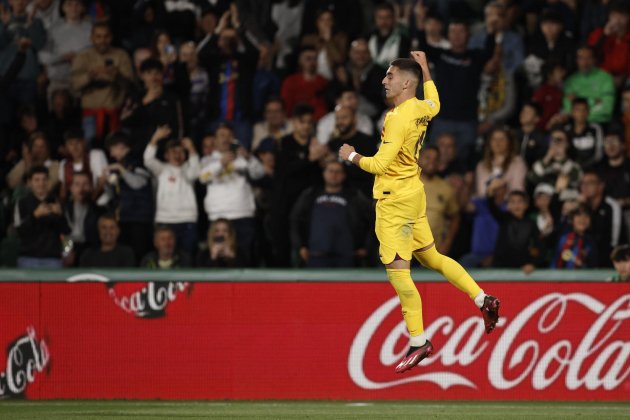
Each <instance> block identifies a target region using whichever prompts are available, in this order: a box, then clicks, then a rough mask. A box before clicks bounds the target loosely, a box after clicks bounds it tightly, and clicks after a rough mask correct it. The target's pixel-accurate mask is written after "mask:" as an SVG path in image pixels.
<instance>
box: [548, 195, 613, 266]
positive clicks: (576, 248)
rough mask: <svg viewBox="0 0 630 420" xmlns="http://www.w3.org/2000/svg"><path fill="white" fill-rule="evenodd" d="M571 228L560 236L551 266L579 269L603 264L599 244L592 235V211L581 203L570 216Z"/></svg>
mask: <svg viewBox="0 0 630 420" xmlns="http://www.w3.org/2000/svg"><path fill="white" fill-rule="evenodd" d="M569 220H570V224H571V230H569V231H568V232H566V233H564V234H563V235H562V236H560V239H559V241H558V245H557V247H556V252H555V254H554V257H553V260H552V262H551V268H564V269H578V268H596V267H599V266H601V264H600V262H599V257H598V253H599V251H598V246H597V243H596V241H595V240H594V239H593V238H592V236H591V235H590V232H592V231H594V229H591V211H590V210H589V208H588V206H587V205H585V204H580V205H579V206H578V207H577V208H576V209H575V210H573V211H572V212H571V213H570V216H569Z"/></svg>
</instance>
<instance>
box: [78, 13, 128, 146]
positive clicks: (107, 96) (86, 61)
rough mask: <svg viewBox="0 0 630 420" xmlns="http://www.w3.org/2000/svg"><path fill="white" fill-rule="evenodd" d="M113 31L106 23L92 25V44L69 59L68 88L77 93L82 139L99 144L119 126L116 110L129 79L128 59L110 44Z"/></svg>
mask: <svg viewBox="0 0 630 420" xmlns="http://www.w3.org/2000/svg"><path fill="white" fill-rule="evenodd" d="M112 40H113V34H112V31H111V29H110V27H109V26H108V24H107V23H106V22H97V23H95V24H94V26H93V27H92V33H91V41H92V47H91V48H87V49H84V50H83V51H80V52H79V53H77V55H76V56H75V57H74V59H73V61H72V79H71V81H72V88H73V90H74V91H75V92H77V93H78V94H79V95H80V96H81V108H82V110H83V130H84V132H85V137H86V140H87V141H88V142H89V143H93V142H94V140H95V139H96V144H97V145H99V146H102V141H103V139H104V137H105V136H106V135H107V134H108V133H110V132H114V131H117V130H118V129H119V127H120V116H119V109H120V107H121V106H122V104H123V101H124V99H125V97H126V95H127V88H128V86H130V85H131V80H132V79H133V67H132V64H131V59H130V58H129V55H128V54H127V53H126V52H125V50H123V49H120V48H114V47H112Z"/></svg>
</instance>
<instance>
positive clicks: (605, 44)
mask: <svg viewBox="0 0 630 420" xmlns="http://www.w3.org/2000/svg"><path fill="white" fill-rule="evenodd" d="M588 44H589V45H591V46H592V47H594V48H595V50H596V52H597V55H598V57H599V58H600V59H601V68H602V69H603V70H605V71H606V72H608V73H610V74H611V75H612V76H613V78H614V80H615V86H617V87H619V86H621V85H623V83H624V81H625V80H626V78H627V77H628V76H630V6H629V5H628V3H627V2H623V1H621V2H614V3H613V4H612V5H611V6H610V9H609V10H608V21H607V22H606V25H605V26H604V27H602V28H597V29H595V30H594V31H593V32H591V34H590V35H589V37H588Z"/></svg>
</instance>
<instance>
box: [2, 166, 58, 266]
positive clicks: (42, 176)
mask: <svg viewBox="0 0 630 420" xmlns="http://www.w3.org/2000/svg"><path fill="white" fill-rule="evenodd" d="M28 187H29V188H30V192H29V193H28V194H27V195H26V196H25V197H24V198H22V199H20V200H19V201H18V202H17V204H16V205H15V212H14V218H13V223H14V226H15V227H16V228H17V234H18V238H19V241H20V247H19V251H18V267H19V268H61V266H62V263H61V239H60V236H61V235H64V234H67V233H69V232H70V229H69V228H68V224H67V223H66V219H65V218H64V217H63V211H62V209H61V204H59V201H58V200H57V199H56V198H55V197H54V196H52V195H51V194H50V191H49V190H48V169H46V167H43V166H34V167H32V168H31V170H30V172H29V173H28Z"/></svg>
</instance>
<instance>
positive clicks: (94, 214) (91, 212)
mask: <svg viewBox="0 0 630 420" xmlns="http://www.w3.org/2000/svg"><path fill="white" fill-rule="evenodd" d="M87 206H88V210H87V214H86V215H85V220H84V221H83V232H84V234H85V242H84V245H85V246H87V247H90V246H96V245H98V243H99V238H98V218H99V217H101V215H102V214H103V211H104V209H103V208H101V207H98V206H97V205H96V204H94V203H89V204H88V205H87ZM63 214H64V216H65V217H66V221H67V222H68V226H69V227H70V229H72V228H71V226H72V224H73V221H74V202H73V201H72V200H68V202H67V203H66V204H65V205H64V209H63Z"/></svg>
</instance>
